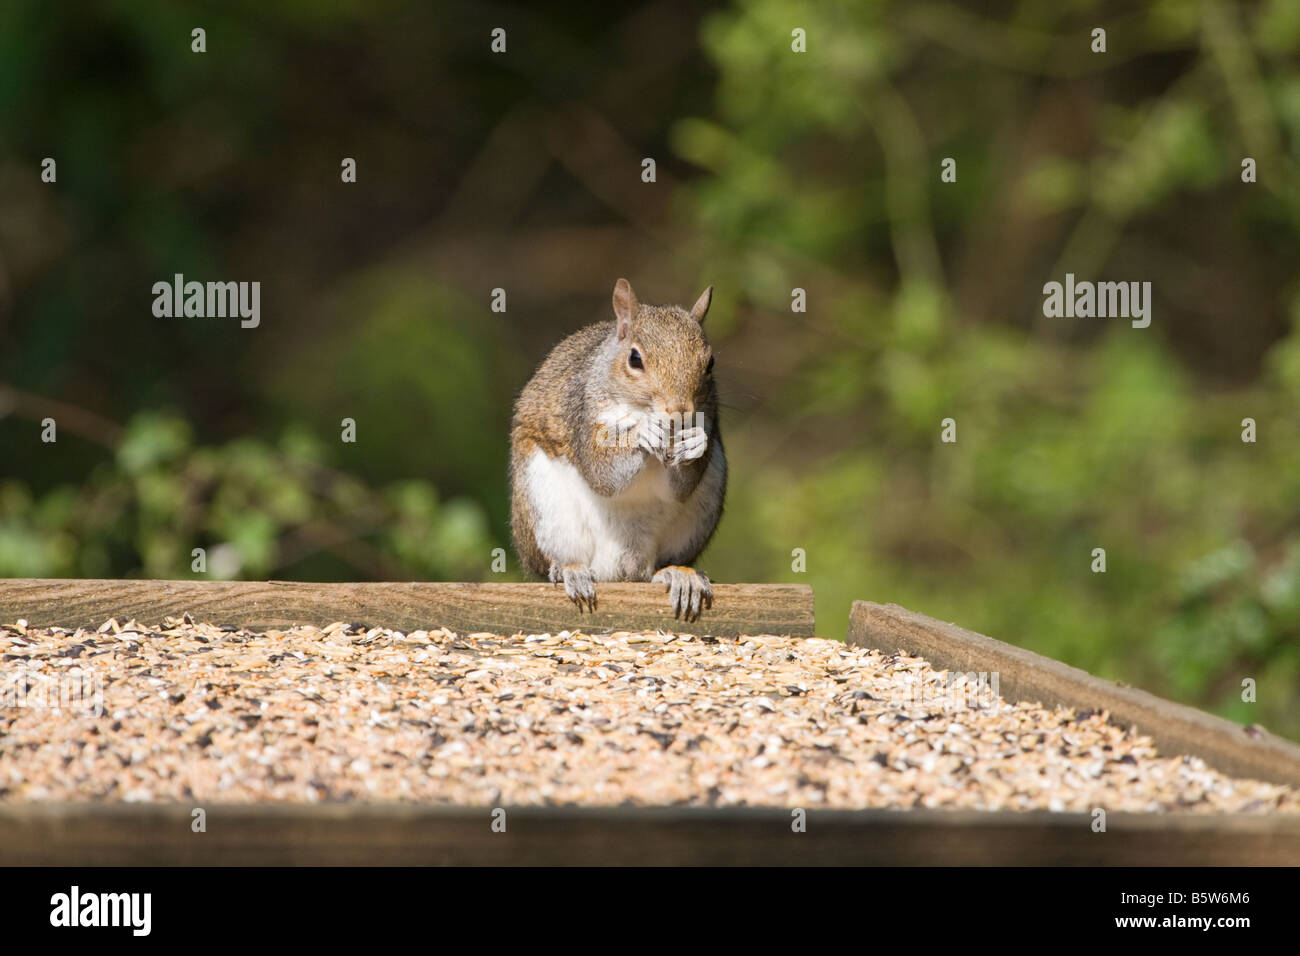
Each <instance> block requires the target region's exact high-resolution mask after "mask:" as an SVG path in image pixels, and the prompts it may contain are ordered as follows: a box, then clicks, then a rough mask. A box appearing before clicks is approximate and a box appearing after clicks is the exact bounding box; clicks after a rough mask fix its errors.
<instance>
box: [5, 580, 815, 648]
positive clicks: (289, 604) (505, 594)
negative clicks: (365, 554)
mask: <svg viewBox="0 0 1300 956" xmlns="http://www.w3.org/2000/svg"><path fill="white" fill-rule="evenodd" d="M713 592H714V600H713V607H712V608H710V609H709V610H707V611H705V612H704V614H703V616H702V617H701V618H700V620H698V621H695V622H691V623H686V622H684V621H681V620H677V619H674V618H673V614H672V609H671V608H670V607H669V604H668V596H667V594H666V592H665V590H664V587H663V585H659V584H599V585H597V587H596V598H597V608H596V611H595V613H582V614H579V612H578V610H577V608H576V607H575V606H574V604H573V603H572V602H571V601H570V600H569V599H568V598H566V597H565V595H564V589H563V588H561V587H559V586H558V585H553V584H447V583H435V582H382V583H366V584H313V583H305V582H294V581H146V580H121V581H103V580H62V579H49V578H44V579H35V578H30V579H14V580H0V622H4V621H8V622H11V623H12V622H13V621H15V620H17V619H19V618H23V619H25V620H27V621H28V622H29V623H31V624H32V625H33V626H37V627H49V626H56V625H57V626H63V627H76V626H81V625H90V624H95V625H98V624H101V623H103V622H104V621H106V620H108V619H109V618H110V617H116V618H117V619H118V620H119V621H126V620H128V619H129V618H135V619H137V620H138V621H140V622H142V623H145V622H152V623H158V622H160V621H161V620H162V619H163V618H164V617H166V616H168V615H171V616H174V617H179V616H181V615H182V614H184V613H186V612H189V613H190V614H191V615H193V616H194V618H195V619H196V620H207V621H211V622H213V623H215V624H229V625H237V626H240V627H252V628H258V629H266V628H285V627H291V626H293V625H294V624H314V625H316V626H318V627H319V626H323V625H326V624H329V623H331V622H333V621H347V622H354V621H357V622H361V623H365V624H369V625H382V626H384V627H392V628H398V629H403V630H414V629H417V628H426V629H428V628H434V627H439V626H442V627H447V628H450V629H451V630H453V631H458V632H474V631H492V632H495V633H501V634H515V633H519V632H526V633H542V632H547V631H550V632H556V631H560V630H565V629H569V630H576V629H579V628H581V629H582V630H585V631H592V632H600V631H604V630H654V629H656V628H663V629H664V630H680V631H685V632H687V633H692V634H712V635H717V636H719V637H734V636H736V635H738V634H790V635H793V636H795V637H811V636H813V633H814V622H813V593H812V588H810V587H808V586H807V585H806V584H714V585H713Z"/></svg>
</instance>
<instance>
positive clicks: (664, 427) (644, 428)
mask: <svg viewBox="0 0 1300 956" xmlns="http://www.w3.org/2000/svg"><path fill="white" fill-rule="evenodd" d="M671 438H672V424H671V422H670V421H669V420H668V419H667V418H666V417H665V416H663V415H644V416H642V417H641V420H640V421H639V422H637V426H636V443H637V447H639V448H640V449H641V450H642V451H644V452H648V453H649V454H651V455H654V456H655V457H656V458H664V457H665V456H666V455H667V453H668V451H669V448H670V445H671Z"/></svg>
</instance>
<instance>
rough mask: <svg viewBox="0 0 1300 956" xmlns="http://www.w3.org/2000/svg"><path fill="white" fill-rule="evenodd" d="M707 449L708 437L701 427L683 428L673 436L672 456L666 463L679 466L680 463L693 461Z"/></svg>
mask: <svg viewBox="0 0 1300 956" xmlns="http://www.w3.org/2000/svg"><path fill="white" fill-rule="evenodd" d="M708 447H709V436H708V434H707V433H706V432H705V431H704V429H703V428H702V427H700V426H699V425H696V426H695V427H694V428H683V429H682V430H681V431H679V432H678V433H677V434H676V435H674V436H673V454H672V458H671V460H670V461H669V462H668V463H669V464H670V465H680V464H681V463H682V462H686V461H694V460H695V459H696V458H699V457H700V456H701V455H703V454H704V450H705V449H706V448H708Z"/></svg>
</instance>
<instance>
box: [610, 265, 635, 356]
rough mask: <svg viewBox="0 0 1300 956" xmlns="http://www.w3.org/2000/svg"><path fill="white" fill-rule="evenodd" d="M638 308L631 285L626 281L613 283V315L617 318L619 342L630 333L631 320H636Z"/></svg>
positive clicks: (620, 280) (621, 280)
mask: <svg viewBox="0 0 1300 956" xmlns="http://www.w3.org/2000/svg"><path fill="white" fill-rule="evenodd" d="M638 308H639V306H638V304H637V301H636V293H635V292H633V291H632V283H630V282H628V281H627V280H626V279H619V280H618V281H617V282H615V283H614V315H615V316H616V317H617V318H618V337H619V340H620V341H621V340H623V339H625V338H627V336H628V333H629V332H631V331H632V320H633V319H635V318H636V312H637V309H638Z"/></svg>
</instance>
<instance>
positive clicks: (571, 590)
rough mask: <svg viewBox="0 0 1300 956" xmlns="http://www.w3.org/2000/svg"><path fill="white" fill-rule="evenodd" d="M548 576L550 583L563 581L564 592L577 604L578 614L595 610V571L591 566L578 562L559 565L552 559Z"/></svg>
mask: <svg viewBox="0 0 1300 956" xmlns="http://www.w3.org/2000/svg"><path fill="white" fill-rule="evenodd" d="M550 578H551V583H552V584H559V583H561V582H563V583H564V593H565V594H567V595H568V596H569V600H570V601H572V602H573V603H574V604H576V605H578V613H579V614H581V613H582V612H583V611H584V610H587V611H594V610H596V573H595V572H594V571H592V569H591V568H587V567H583V566H582V565H580V564H566V565H565V566H564V567H560V566H559V565H558V564H556V563H555V562H554V561H552V562H551V573H550Z"/></svg>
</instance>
